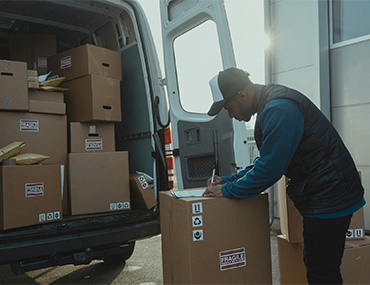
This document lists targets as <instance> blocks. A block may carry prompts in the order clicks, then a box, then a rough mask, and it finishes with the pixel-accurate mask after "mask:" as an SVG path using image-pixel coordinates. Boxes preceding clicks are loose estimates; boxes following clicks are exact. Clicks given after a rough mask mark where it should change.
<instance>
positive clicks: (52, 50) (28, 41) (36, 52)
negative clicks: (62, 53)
mask: <svg viewBox="0 0 370 285" xmlns="http://www.w3.org/2000/svg"><path fill="white" fill-rule="evenodd" d="M9 44H10V59H13V60H19V61H25V62H26V63H27V67H28V69H34V70H37V71H38V74H39V75H42V74H46V73H48V68H47V58H48V57H49V56H52V55H55V54H56V53H57V41H56V36H55V35H34V34H32V35H26V34H12V35H10V37H9Z"/></svg>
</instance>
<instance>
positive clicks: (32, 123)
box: [0, 60, 68, 230]
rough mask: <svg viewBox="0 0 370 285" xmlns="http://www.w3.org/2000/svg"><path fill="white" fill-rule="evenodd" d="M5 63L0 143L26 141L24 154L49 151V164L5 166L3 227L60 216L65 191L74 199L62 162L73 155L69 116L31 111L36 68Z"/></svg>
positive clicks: (1, 177) (0, 201)
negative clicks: (69, 147) (31, 82)
mask: <svg viewBox="0 0 370 285" xmlns="http://www.w3.org/2000/svg"><path fill="white" fill-rule="evenodd" d="M0 68H1V76H0V94H1V95H0V96H1V100H0V133H1V136H0V147H3V146H6V145H8V144H10V143H12V142H15V141H24V142H25V146H24V147H23V148H22V153H37V154H43V155H46V156H49V159H48V160H45V161H44V162H43V164H44V165H32V166H28V165H27V166H19V165H4V164H3V165H2V166H0V168H1V170H0V229H2V230H5V229H12V228H17V227H23V226H28V225H32V224H38V223H44V222H50V221H54V220H59V219H61V217H62V198H63V196H64V198H65V200H68V199H67V198H66V196H65V195H66V192H64V191H63V190H64V189H63V188H64V187H63V186H64V184H65V183H64V180H63V179H64V173H63V167H61V165H63V166H64V165H66V159H67V120H66V116H65V115H63V114H62V115H54V114H41V112H38V110H37V109H36V110H34V113H31V112H29V105H30V104H29V96H28V88H27V84H28V81H29V78H30V77H31V78H33V77H34V75H32V74H34V73H32V72H31V73H29V72H28V71H27V65H26V63H24V62H17V61H9V60H0ZM32 80H33V79H32ZM31 105H32V104H31ZM31 109H32V108H31ZM51 137H52V138H53V141H52V142H51V141H50V138H51ZM64 206H65V208H67V203H65V205H64Z"/></svg>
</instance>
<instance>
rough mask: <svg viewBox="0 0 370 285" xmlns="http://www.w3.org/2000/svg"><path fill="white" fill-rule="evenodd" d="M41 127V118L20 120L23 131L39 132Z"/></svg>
mask: <svg viewBox="0 0 370 285" xmlns="http://www.w3.org/2000/svg"><path fill="white" fill-rule="evenodd" d="M39 129H40V127H39V120H26V119H20V120H19V130H20V131H21V132H38V131H39Z"/></svg>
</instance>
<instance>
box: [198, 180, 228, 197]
mask: <svg viewBox="0 0 370 285" xmlns="http://www.w3.org/2000/svg"><path fill="white" fill-rule="evenodd" d="M221 180H222V179H221ZM221 188H222V184H216V185H215V184H212V185H209V186H208V187H207V189H206V191H204V193H203V194H202V195H203V197H224V195H223V194H222V191H221Z"/></svg>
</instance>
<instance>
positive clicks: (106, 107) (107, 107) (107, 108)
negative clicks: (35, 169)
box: [103, 106, 112, 110]
mask: <svg viewBox="0 0 370 285" xmlns="http://www.w3.org/2000/svg"><path fill="white" fill-rule="evenodd" d="M103 109H105V110H112V107H111V106H103Z"/></svg>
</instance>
